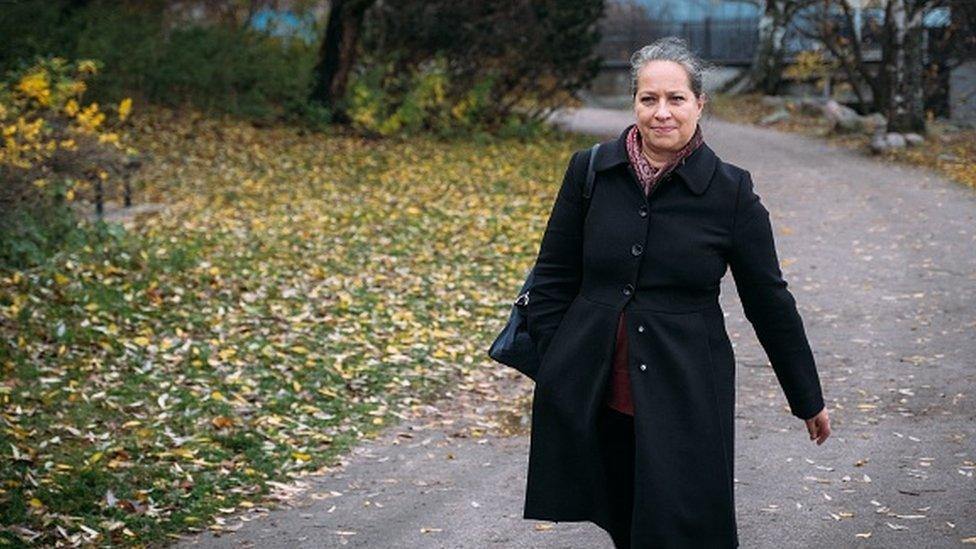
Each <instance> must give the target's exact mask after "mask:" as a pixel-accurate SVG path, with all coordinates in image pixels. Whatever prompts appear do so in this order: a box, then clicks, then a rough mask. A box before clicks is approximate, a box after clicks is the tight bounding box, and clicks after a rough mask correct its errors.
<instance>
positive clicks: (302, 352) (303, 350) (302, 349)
mask: <svg viewBox="0 0 976 549" xmlns="http://www.w3.org/2000/svg"><path fill="white" fill-rule="evenodd" d="M291 352H293V353H295V354H297V355H307V354H308V349H306V348H305V347H303V346H301V345H295V346H294V347H292V348H291Z"/></svg>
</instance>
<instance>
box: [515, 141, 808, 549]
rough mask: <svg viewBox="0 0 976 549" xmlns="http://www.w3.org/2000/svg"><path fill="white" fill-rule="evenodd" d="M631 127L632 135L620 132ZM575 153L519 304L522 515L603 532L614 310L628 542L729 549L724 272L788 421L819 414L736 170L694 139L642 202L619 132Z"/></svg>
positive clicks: (793, 321)
mask: <svg viewBox="0 0 976 549" xmlns="http://www.w3.org/2000/svg"><path fill="white" fill-rule="evenodd" d="M628 129H629V128H628ZM626 132H627V130H624V132H623V133H621V134H620V137H619V138H617V139H616V140H611V141H608V142H605V143H604V144H603V145H602V146H601V147H600V149H599V151H598V152H597V155H596V157H595V158H594V169H595V170H596V184H595V188H594V192H593V196H592V198H591V203H590V207H589V212H588V214H586V215H585V216H584V212H583V206H584V203H583V199H582V187H583V182H584V180H585V176H586V164H587V157H588V154H589V151H588V150H582V151H577V152H576V153H574V154H573V156H572V159H571V160H570V163H569V166H568V168H567V170H566V174H565V176H564V178H563V181H562V184H561V187H560V188H559V191H558V194H557V197H556V199H555V202H554V205H553V207H552V211H551V213H550V217H549V220H548V223H547V226H546V229H545V233H544V235H543V239H542V243H541V245H540V248H539V254H538V257H537V262H536V267H535V269H536V271H535V277H536V282H535V285H534V287H533V288H532V289H531V293H530V296H529V303H528V306H527V309H526V315H527V319H528V330H529V335H530V337H531V338H532V340H533V342H534V343H535V344H536V346H537V349H538V352H539V356H540V357H541V366H540V368H539V371H538V374H537V376H536V379H535V391H534V394H533V403H532V428H531V442H530V452H529V467H528V479H527V486H526V493H525V507H524V513H523V516H524V518H530V519H542V520H551V521H582V520H588V521H591V522H593V523H595V524H597V525H599V526H602V527H604V528H607V526H608V525H609V524H610V520H611V519H610V517H609V511H608V509H609V507H610V506H609V498H610V497H611V496H610V495H609V494H608V493H607V490H606V481H605V479H606V471H604V470H603V467H602V464H601V459H600V446H599V439H598V436H597V435H598V433H597V432H596V429H597V425H598V424H597V419H598V414H600V413H602V411H603V408H604V407H606V404H605V403H604V397H605V396H606V395H605V391H606V390H607V389H608V380H609V376H610V368H611V360H612V354H613V348H614V343H615V335H616V328H617V321H618V317H619V315H620V312H621V310H625V311H626V329H627V340H628V354H629V356H628V359H627V367H628V368H629V375H630V380H631V392H632V398H633V402H634V409H635V414H634V431H635V438H636V455H635V471H634V478H635V480H634V515H633V517H634V524H633V530H632V538H633V542H634V545H633V546H634V547H696V548H697V547H735V546H737V545H738V534H737V529H736V519H735V510H734V501H733V484H732V482H733V481H732V475H733V456H734V452H733V446H732V444H733V421H732V418H733V408H734V404H735V360H734V357H733V351H732V345H731V342H730V341H729V337H728V334H727V333H726V330H725V322H724V318H723V314H722V310H721V307H720V305H719V301H718V296H719V289H720V280H721V279H722V277H723V276H724V275H725V272H726V270H727V269H731V271H732V276H733V279H734V281H735V285H736V290H737V292H738V294H739V297H740V299H741V302H742V305H743V309H744V312H745V315H746V318H747V319H748V320H749V322H750V323H751V324H752V326H753V328H754V330H755V332H756V335H757V338H758V339H759V342H760V344H761V345H762V347H763V349H764V351H765V352H766V355H767V357H768V358H769V361H770V363H771V364H772V366H773V369H774V371H775V374H776V377H777V379H778V381H779V383H780V386H781V387H782V389H783V391H784V393H785V394H786V399H787V401H788V403H789V406H790V409H791V412H792V414H793V415H795V416H796V417H798V418H801V419H808V418H811V417H813V416H814V415H816V414H817V413H818V412H819V411H820V410H821V409H822V408H823V406H824V401H823V395H822V393H821V387H820V380H819V377H818V375H817V370H816V366H815V364H814V360H813V355H812V353H811V351H810V346H809V343H808V342H807V338H806V334H805V332H804V328H803V323H802V320H801V318H800V316H799V314H798V313H797V310H796V304H795V301H794V298H793V295H792V294H791V293H790V291H789V290H788V289H787V283H786V281H785V280H784V279H783V276H782V273H781V271H780V267H779V261H778V259H777V255H776V251H775V245H774V241H773V232H772V229H771V225H770V219H769V212H768V211H767V210H766V208H765V207H764V206H763V204H762V203H761V202H760V197H759V196H758V195H757V194H756V192H755V190H754V189H753V183H752V180H751V178H750V175H749V172H747V171H745V170H743V169H741V168H738V167H736V166H733V165H732V164H728V163H726V162H723V161H722V160H721V159H719V158H718V157H717V156H716V155H715V153H714V152H713V151H712V150H711V149H710V148H709V147H708V145H706V144H702V145H701V146H700V147H699V148H698V149H697V150H696V151H695V152H694V153H692V154H691V156H689V157H688V158H687V159H686V160H685V162H684V163H683V164H681V165H680V166H679V167H677V168H676V169H675V170H673V171H672V172H671V174H670V175H668V176H666V178H665V179H663V180H662V181H660V182H658V184H657V186H656V187H655V188H654V190H653V191H652V192H651V196H650V197H649V198H648V197H645V195H644V192H643V190H642V189H641V187H640V184H639V183H638V181H637V178H636V175H635V174H634V172H633V169H632V168H631V167H630V163H629V160H628V157H627V151H626V148H625V136H626Z"/></svg>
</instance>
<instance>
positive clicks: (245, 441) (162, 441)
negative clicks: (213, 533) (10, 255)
mask: <svg viewBox="0 0 976 549" xmlns="http://www.w3.org/2000/svg"><path fill="white" fill-rule="evenodd" d="M132 140H133V143H134V145H135V146H136V147H137V148H138V149H140V150H141V151H143V152H146V153H149V154H150V155H151V160H150V161H149V162H148V165H147V166H146V167H145V168H144V169H143V171H142V172H141V173H140V176H139V181H137V184H138V187H139V188H140V189H141V190H140V193H139V194H140V195H141V196H140V199H141V200H142V201H146V202H149V201H152V202H166V203H169V204H170V206H169V210H168V211H167V212H166V213H164V214H162V215H158V216H155V217H149V218H145V219H141V220H140V221H139V222H137V223H133V224H130V225H129V226H128V227H127V228H126V229H123V228H122V227H121V226H119V225H105V224H100V223H96V224H91V225H87V226H85V227H84V228H83V230H82V231H81V234H82V235H84V237H83V238H82V239H80V241H79V242H77V243H76V244H74V245H72V246H71V247H70V248H68V249H65V250H63V251H61V252H60V253H58V254H57V255H55V256H54V257H53V258H52V259H51V260H50V261H48V262H46V263H44V264H43V265H41V266H40V267H36V268H32V269H27V270H7V271H0V369H2V372H3V375H2V378H0V379H2V382H0V407H2V429H0V523H2V525H3V526H4V527H5V528H4V531H2V532H0V544H4V542H5V544H7V545H14V546H16V545H22V544H25V543H28V542H29V543H33V544H44V545H53V544H55V543H65V544H68V543H77V544H85V545H95V546H109V545H119V544H123V545H127V546H160V545H164V544H166V543H167V542H168V541H172V539H173V538H174V537H176V536H177V534H179V533H184V532H191V531H200V530H203V529H207V528H210V529H213V530H219V529H221V527H222V526H221V524H220V522H221V521H220V518H219V516H220V515H221V514H223V513H225V512H227V510H228V509H236V510H246V509H248V508H254V507H256V506H271V505H273V501H274V500H273V499H271V498H270V497H269V496H270V493H271V487H272V486H273V483H274V482H283V481H287V480H288V479H291V478H293V477H297V476H301V475H304V474H308V473H310V472H313V471H321V470H323V469H325V468H328V467H330V466H333V465H335V463H336V457H337V456H339V455H341V454H342V453H344V452H346V451H347V450H348V448H349V447H350V445H352V444H354V443H355V442H356V441H357V440H359V439H361V438H363V437H371V436H373V435H374V434H375V433H376V432H377V431H378V430H380V429H382V428H384V427H385V426H386V425H388V424H389V423H390V422H391V421H394V420H395V418H396V415H397V414H398V413H399V412H402V411H403V410H406V409H410V408H412V407H415V406H419V405H421V404H424V403H426V402H430V401H431V400H433V399H434V398H436V397H437V396H438V395H440V394H441V393H442V392H443V391H444V390H445V388H447V387H450V386H452V385H453V384H456V383H457V381H458V380H460V379H463V378H464V377H465V376H466V375H467V374H469V373H470V372H473V371H475V370H477V369H483V368H496V367H499V366H498V365H496V364H494V363H492V362H490V360H489V359H488V358H487V355H486V349H487V348H488V345H489V344H490V343H491V340H492V339H493V337H494V335H495V334H496V333H497V331H498V330H499V329H500V328H501V326H502V324H503V322H504V321H505V319H506V318H507V314H508V313H507V309H508V306H509V303H510V299H511V297H512V295H513V293H514V292H515V291H516V290H517V288H518V287H519V286H520V285H521V283H522V277H523V276H524V274H525V271H526V269H527V268H528V267H529V265H530V264H531V261H532V259H533V258H534V255H535V253H536V252H537V246H538V241H539V238H540V237H541V234H542V231H543V229H544V223H545V219H546V216H547V214H548V212H549V209H550V208H551V206H552V201H553V200H554V198H555V192H556V189H557V185H558V183H559V181H560V180H561V177H562V170H563V169H564V168H565V165H566V162H567V160H568V157H569V154H570V153H571V152H572V151H573V150H576V149H581V148H584V147H587V146H588V145H589V140H588V139H587V138H577V137H568V136H560V135H552V136H547V137H546V138H545V139H540V140H537V141H536V142H533V143H522V142H519V141H516V140H510V139H509V140H503V139H492V138H484V137H481V138H472V139H466V140H456V141H438V140H435V139H429V138H413V139H409V140H385V141H364V140H362V139H360V138H357V137H354V136H346V135H342V134H338V133H337V134H322V133H308V132H306V131H303V130H300V129H297V128H291V127H284V126H277V127H270V128H264V129H255V128H254V127H252V126H250V125H248V124H246V123H242V122H237V121H233V120H230V119H211V118H204V117H199V116H187V115H178V114H176V113H171V112H167V111H157V112H153V113H149V114H147V115H145V116H144V118H143V119H142V120H141V121H140V123H139V125H138V129H137V131H136V132H135V134H134V135H133V136H132Z"/></svg>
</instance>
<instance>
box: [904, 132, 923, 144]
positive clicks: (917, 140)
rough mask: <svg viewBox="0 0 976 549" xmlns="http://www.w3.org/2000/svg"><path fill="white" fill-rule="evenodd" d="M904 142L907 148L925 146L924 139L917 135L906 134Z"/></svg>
mask: <svg viewBox="0 0 976 549" xmlns="http://www.w3.org/2000/svg"><path fill="white" fill-rule="evenodd" d="M905 142H906V143H907V144H908V146H909V147H918V146H920V145H924V144H925V138H924V137H922V136H921V135H919V134H917V133H906V134H905Z"/></svg>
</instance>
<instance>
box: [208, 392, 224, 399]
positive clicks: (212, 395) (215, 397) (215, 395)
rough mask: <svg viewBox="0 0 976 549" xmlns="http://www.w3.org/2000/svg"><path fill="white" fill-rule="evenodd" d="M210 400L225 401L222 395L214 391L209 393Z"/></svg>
mask: <svg viewBox="0 0 976 549" xmlns="http://www.w3.org/2000/svg"><path fill="white" fill-rule="evenodd" d="M210 398H212V399H214V400H227V399H226V398H224V394H223V393H221V392H220V391H214V392H212V393H210Z"/></svg>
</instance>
